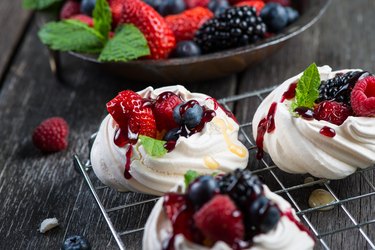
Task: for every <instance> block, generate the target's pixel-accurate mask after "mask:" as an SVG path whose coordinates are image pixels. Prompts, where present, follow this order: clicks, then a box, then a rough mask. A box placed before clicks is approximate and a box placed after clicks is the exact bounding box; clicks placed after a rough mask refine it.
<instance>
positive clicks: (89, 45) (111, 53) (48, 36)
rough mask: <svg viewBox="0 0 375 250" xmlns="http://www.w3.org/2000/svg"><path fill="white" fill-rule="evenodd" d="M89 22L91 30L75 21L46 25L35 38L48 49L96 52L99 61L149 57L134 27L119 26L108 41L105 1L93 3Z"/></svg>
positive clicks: (109, 15)
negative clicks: (91, 20)
mask: <svg viewBox="0 0 375 250" xmlns="http://www.w3.org/2000/svg"><path fill="white" fill-rule="evenodd" d="M25 1H32V0H25ZM35 1H36V0H35ZM40 1H42V0H40ZM45 1H48V0H45ZM49 1H52V0H49ZM54 1H57V0H54ZM93 21H94V27H89V26H88V25H87V24H85V23H83V22H80V21H77V20H63V21H60V22H50V23H47V24H45V25H44V26H43V27H42V28H41V30H40V31H39V33H38V35H39V38H40V40H41V41H42V42H43V43H44V44H46V45H48V46H49V47H50V48H51V49H54V50H60V51H75V52H80V53H92V54H94V53H96V54H99V61H116V62H117V61H123V62H127V61H130V60H134V59H137V58H139V57H142V56H146V55H149V54H150V49H149V48H148V45H147V40H146V38H145V37H144V35H143V34H142V32H141V31H140V30H139V29H138V28H137V27H135V26H134V25H124V26H123V27H120V28H119V29H118V30H117V32H116V33H115V35H114V37H113V38H112V39H109V33H110V31H111V26H112V13H111V9H110V6H109V4H108V2H107V0H97V1H96V4H95V8H94V11H93Z"/></svg>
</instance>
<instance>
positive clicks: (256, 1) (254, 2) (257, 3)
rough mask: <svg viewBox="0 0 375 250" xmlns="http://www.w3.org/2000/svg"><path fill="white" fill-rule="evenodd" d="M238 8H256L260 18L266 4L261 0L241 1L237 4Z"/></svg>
mask: <svg viewBox="0 0 375 250" xmlns="http://www.w3.org/2000/svg"><path fill="white" fill-rule="evenodd" d="M236 6H249V7H254V8H255V9H256V10H257V15H258V16H259V14H260V12H261V11H262V9H263V8H264V6H265V3H264V2H263V1H261V0H250V1H241V2H239V3H237V4H236Z"/></svg>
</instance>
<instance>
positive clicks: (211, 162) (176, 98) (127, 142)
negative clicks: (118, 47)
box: [90, 86, 248, 195]
mask: <svg viewBox="0 0 375 250" xmlns="http://www.w3.org/2000/svg"><path fill="white" fill-rule="evenodd" d="M107 110H108V112H109V114H108V115H107V117H105V119H104V120H103V122H102V123H101V125H100V128H99V131H98V133H97V136H96V139H95V141H94V144H93V147H92V149H91V156H90V158H91V163H92V166H93V169H94V172H95V174H96V175H97V177H98V178H99V179H100V180H101V181H102V182H103V183H104V184H105V185H108V186H110V187H113V188H115V189H117V190H118V191H123V192H125V191H134V192H142V193H147V194H153V195H162V194H164V193H165V192H168V191H169V190H171V188H173V187H174V186H176V184H177V183H179V182H180V181H181V180H183V176H184V173H185V172H186V171H187V170H189V169H192V170H195V171H197V172H198V173H200V174H212V173H214V172H215V173H216V172H217V173H226V172H229V171H233V170H234V167H233V166H239V167H240V168H245V167H246V166H247V162H248V151H247V149H246V147H245V146H244V145H242V143H241V142H240V141H239V140H238V138H237V137H238V130H239V125H238V124H237V122H236V120H235V118H234V116H233V114H232V113H231V112H229V111H227V110H226V109H224V108H223V107H222V106H221V105H220V104H219V103H217V101H216V100H215V99H213V98H211V97H209V96H207V95H204V94H199V93H190V92H189V91H188V90H186V89H185V88H184V87H183V86H170V87H163V88H159V89H153V88H152V87H148V88H146V89H144V90H143V91H140V92H138V93H135V92H133V91H130V90H125V91H122V92H120V93H119V94H118V95H117V96H116V97H115V98H114V99H113V100H111V101H110V102H108V103H107Z"/></svg>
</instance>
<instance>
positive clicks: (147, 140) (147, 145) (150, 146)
mask: <svg viewBox="0 0 375 250" xmlns="http://www.w3.org/2000/svg"><path fill="white" fill-rule="evenodd" d="M139 140H140V141H141V144H142V146H143V148H144V149H145V151H146V153H147V154H148V155H150V156H153V157H161V156H163V155H165V154H166V153H167V152H168V150H166V149H165V148H164V144H165V143H166V141H161V140H157V139H154V138H151V137H148V136H144V135H140V136H139Z"/></svg>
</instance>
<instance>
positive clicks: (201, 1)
mask: <svg viewBox="0 0 375 250" xmlns="http://www.w3.org/2000/svg"><path fill="white" fill-rule="evenodd" d="M184 1H185V4H186V8H187V9H192V8H195V7H207V5H208V3H209V2H210V0H184Z"/></svg>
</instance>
